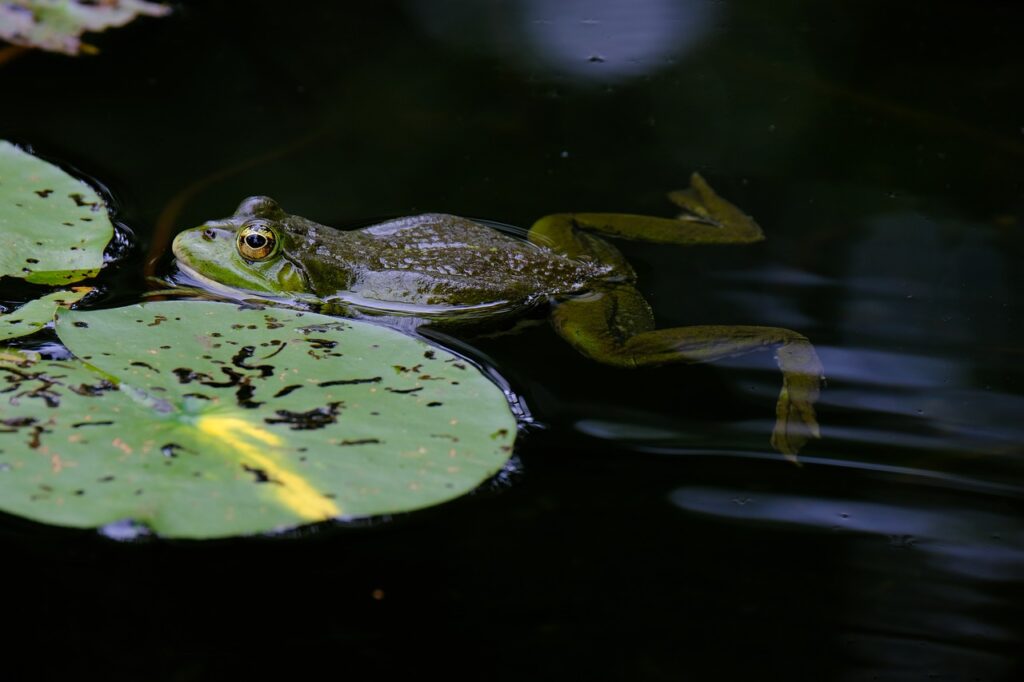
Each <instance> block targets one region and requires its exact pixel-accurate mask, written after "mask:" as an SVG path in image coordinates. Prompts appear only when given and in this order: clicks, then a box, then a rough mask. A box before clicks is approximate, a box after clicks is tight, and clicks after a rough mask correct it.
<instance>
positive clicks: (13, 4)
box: [0, 0, 171, 55]
mask: <svg viewBox="0 0 1024 682" xmlns="http://www.w3.org/2000/svg"><path fill="white" fill-rule="evenodd" d="M170 11H171V10H170V8H169V7H165V6H164V5H160V4H157V3H153V2H146V1H145V0H103V1H102V2H97V1H96V0H6V1H5V2H2V3H0V39H2V40H6V41H7V42H9V43H14V44H15V45H25V46H27V47H38V48H40V49H43V50H49V51H51V52H63V53H65V54H70V55H77V54H79V53H81V52H95V51H96V50H95V48H91V47H90V46H88V45H84V44H83V43H82V41H81V40H80V38H81V35H82V34H83V33H86V32H90V31H91V32H95V31H104V30H106V29H108V28H112V27H115V26H124V25H125V24H127V23H128V22H130V21H132V20H133V19H134V18H135V17H136V16H139V15H142V14H144V15H148V16H151V17H161V16H164V15H165V14H167V13H168V12H170Z"/></svg>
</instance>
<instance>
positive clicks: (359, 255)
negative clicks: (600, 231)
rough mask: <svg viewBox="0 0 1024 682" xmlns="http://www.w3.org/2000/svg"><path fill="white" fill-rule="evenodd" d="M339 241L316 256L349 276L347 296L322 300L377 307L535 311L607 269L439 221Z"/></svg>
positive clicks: (441, 217) (465, 222) (418, 220)
mask: <svg viewBox="0 0 1024 682" xmlns="http://www.w3.org/2000/svg"><path fill="white" fill-rule="evenodd" d="M337 237H338V239H337V241H336V242H335V243H333V244H330V246H329V248H326V249H325V248H322V247H321V248H320V249H318V250H317V253H318V256H319V257H321V258H322V257H325V256H326V257H330V258H332V259H334V260H335V261H336V262H335V263H334V266H335V267H338V268H339V269H343V270H345V271H347V272H348V273H349V279H348V281H347V282H346V283H345V287H344V289H345V291H344V292H341V291H338V292H330V291H321V292H318V293H320V294H321V295H331V294H335V293H336V294H349V295H354V296H356V297H358V298H359V299H360V300H362V301H364V302H369V303H370V304H371V305H372V303H373V302H380V303H382V304H388V303H398V304H412V305H417V306H427V307H434V306H438V307H458V308H472V307H485V308H486V307H488V306H504V305H512V306H518V305H529V304H531V303H534V302H536V301H538V300H541V299H546V298H547V297H551V296H558V295H564V294H569V293H572V292H576V291H580V290H583V289H585V288H586V287H587V285H588V284H589V283H590V282H592V281H593V280H595V279H597V278H600V277H601V276H603V275H605V274H607V272H608V269H609V268H608V266H606V265H603V264H599V263H594V262H589V261H578V260H573V259H570V258H566V257H564V256H561V255H559V254H556V253H554V252H553V251H550V250H548V249H545V248H543V247H540V246H537V245H536V244H532V243H530V242H528V241H525V240H523V239H517V238H515V237H512V236H510V235H507V234H505V233H503V232H500V231H499V230H496V229H494V228H490V227H487V226H484V225H481V224H479V223H476V222H474V221H472V220H469V219H466V218H461V217H458V216H453V215H447V214H441V213H427V214H423V215H416V216H409V217H405V218H399V219H396V220H390V221H388V222H384V223H379V224H377V225H372V226H370V227H365V228H363V229H360V230H355V231H351V232H340V233H337ZM332 241H334V240H332ZM325 246H326V245H325Z"/></svg>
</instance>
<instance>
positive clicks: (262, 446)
mask: <svg viewBox="0 0 1024 682" xmlns="http://www.w3.org/2000/svg"><path fill="white" fill-rule="evenodd" d="M196 428H198V429H199V431H200V432H201V433H203V434H205V435H207V436H209V437H210V438H212V439H214V440H216V441H217V442H218V443H220V444H222V445H227V446H229V447H230V448H232V449H233V450H234V451H235V452H237V453H238V454H239V455H240V456H241V459H242V460H244V461H245V463H247V464H249V465H251V466H254V467H258V468H259V469H262V470H263V471H265V472H266V474H267V476H268V477H269V478H270V479H272V480H273V481H276V482H277V483H279V484H280V485H276V486H273V487H274V493H275V494H276V496H277V498H278V500H279V501H280V502H281V504H283V505H284V506H285V507H287V508H288V509H290V510H292V511H293V512H295V513H296V514H297V515H298V516H300V517H301V518H303V519H305V520H307V521H324V520H326V519H331V518H335V517H338V516H341V508H340V507H338V505H337V504H335V503H334V502H333V501H332V500H330V499H328V498H326V497H324V495H323V493H321V492H319V491H318V490H317V489H316V488H314V487H313V486H312V485H311V484H310V483H309V481H307V480H306V479H305V478H303V477H302V476H301V475H300V474H297V473H295V472H294V471H292V470H290V469H289V468H288V467H287V466H285V465H283V464H281V463H279V462H278V461H275V460H276V459H277V458H276V457H275V456H274V451H277V452H280V451H281V450H282V446H283V442H282V440H281V438H280V437H279V436H278V435H277V434H275V433H271V432H270V431H268V430H266V429H262V428H260V427H259V426H256V425H254V424H252V423H250V422H248V421H246V420H245V419H242V418H241V417H235V416H232V415H205V416H203V417H200V418H199V419H198V420H197V421H196Z"/></svg>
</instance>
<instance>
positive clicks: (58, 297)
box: [0, 287, 92, 341]
mask: <svg viewBox="0 0 1024 682" xmlns="http://www.w3.org/2000/svg"><path fill="white" fill-rule="evenodd" d="M90 291H92V287H75V288H74V289H71V290H69V291H55V292H53V293H52V294H47V295H46V296H43V297H42V298H37V299H36V300H34V301H29V302H28V303H25V304H24V305H22V306H20V307H19V308H16V309H14V310H12V311H10V312H8V313H3V314H0V341H6V340H8V339H14V338H17V337H19V336H28V335H29V334H34V333H36V332H37V331H39V330H40V329H42V328H43V327H45V326H46V325H48V324H50V323H51V322H53V314H54V313H55V312H57V308H59V307H60V306H68V305H71V304H72V303H74V302H75V301H79V300H81V298H82V297H83V296H85V295H86V294H88V293H89V292H90Z"/></svg>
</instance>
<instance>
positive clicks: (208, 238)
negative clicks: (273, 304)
mask: <svg viewBox="0 0 1024 682" xmlns="http://www.w3.org/2000/svg"><path fill="white" fill-rule="evenodd" d="M299 220H301V219H299ZM292 221H293V218H292V217H291V216H289V215H288V214H287V213H285V212H284V211H283V210H281V207H280V206H278V205H277V203H276V202H275V201H274V200H273V199H269V198H267V197H249V198H248V199H246V200H245V201H243V202H242V203H241V205H239V207H238V210H237V211H235V214H234V215H233V216H231V217H230V218H226V219H224V220H211V221H209V222H207V223H205V224H203V225H200V226H199V227H193V228H191V229H188V230H185V231H184V232H181V233H180V234H178V236H177V237H175V238H174V243H173V244H172V246H171V250H172V251H173V252H174V255H175V257H176V258H177V259H178V266H179V267H180V268H181V269H182V270H183V271H184V272H186V273H187V274H189V275H191V276H193V277H195V278H196V279H199V280H201V281H205V282H208V283H212V284H213V285H215V286H219V287H229V288H231V289H243V290H246V291H254V292H260V293H269V294H276V295H288V294H294V293H299V292H305V291H307V288H308V286H307V285H308V283H307V281H306V275H305V272H304V270H303V268H302V265H301V264H300V263H299V262H298V261H297V260H296V259H295V258H293V257H290V255H289V254H291V253H293V252H294V248H293V247H294V243H293V242H294V240H295V239H296V235H295V234H293V232H294V229H289V228H290V227H292V226H291V225H290V223H291V222H292Z"/></svg>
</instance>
